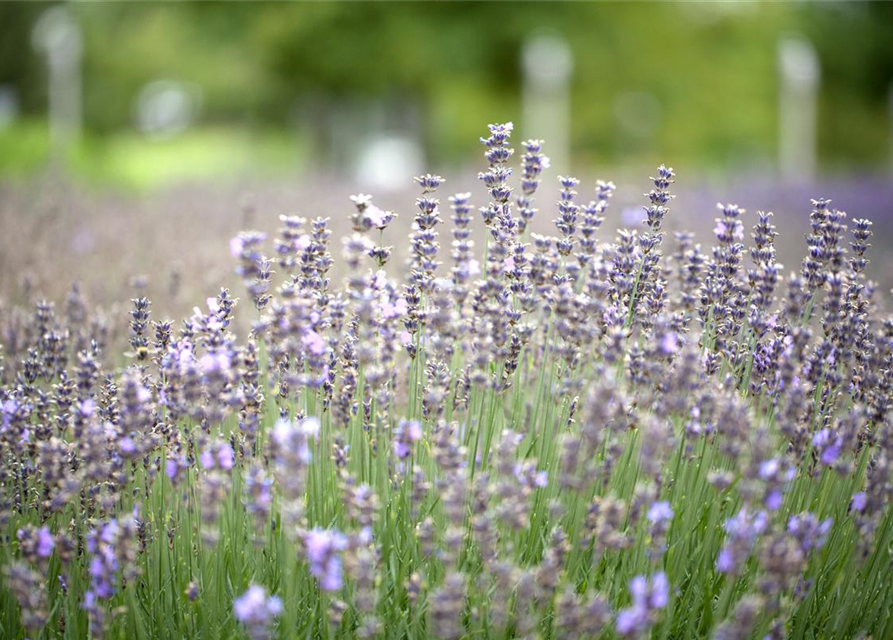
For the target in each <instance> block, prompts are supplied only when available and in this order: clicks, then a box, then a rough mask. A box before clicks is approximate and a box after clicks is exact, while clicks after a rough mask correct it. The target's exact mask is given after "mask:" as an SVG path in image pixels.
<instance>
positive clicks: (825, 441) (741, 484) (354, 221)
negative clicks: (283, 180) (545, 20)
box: [0, 123, 893, 640]
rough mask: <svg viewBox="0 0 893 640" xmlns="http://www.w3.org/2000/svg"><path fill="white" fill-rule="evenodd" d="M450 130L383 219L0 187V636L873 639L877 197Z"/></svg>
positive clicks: (332, 189) (883, 440)
mask: <svg viewBox="0 0 893 640" xmlns="http://www.w3.org/2000/svg"><path fill="white" fill-rule="evenodd" d="M482 133H483V135H484V137H483V138H481V142H482V143H483V151H484V159H483V160H482V161H481V162H480V166H479V167H477V168H476V169H475V170H474V171H475V172H476V171H480V173H479V174H478V176H477V178H478V180H475V179H474V178H475V176H474V175H473V173H472V175H459V176H450V175H448V176H446V177H445V178H442V177H440V176H437V175H431V174H426V175H422V176H419V177H416V178H415V189H416V191H415V194H414V196H412V197H414V198H415V209H414V211H413V210H411V209H410V208H409V207H408V206H407V205H406V202H405V201H402V203H401V202H400V201H399V198H397V197H395V196H394V195H393V194H392V195H391V196H389V198H390V199H389V198H377V197H374V196H369V195H364V194H356V195H354V196H353V197H351V198H350V200H348V199H347V197H346V196H347V194H348V193H349V192H348V191H346V190H347V189H349V185H345V184H343V183H334V184H326V185H323V187H322V188H320V193H319V194H317V195H318V196H319V197H302V196H296V197H294V198H293V199H291V200H288V199H287V201H286V202H283V203H275V204H274V203H271V202H269V201H267V202H264V203H262V204H261V206H257V205H254V204H252V202H251V201H250V200H245V201H241V202H240V201H237V200H235V199H227V198H223V199H222V201H219V202H217V203H215V204H214V205H213V206H215V207H218V208H226V209H228V211H229V212H230V213H229V217H214V218H213V220H214V221H215V222H214V225H210V224H205V221H206V220H208V218H194V219H189V218H187V217H183V216H172V215H171V214H170V213H169V210H170V209H171V207H167V208H165V207H160V206H159V207H158V208H157V210H156V211H155V214H157V215H150V214H145V215H144V214H143V213H141V214H140V215H138V216H136V217H134V218H133V220H138V223H136V222H134V223H133V224H139V225H141V226H140V227H139V228H138V229H135V228H134V227H132V226H130V225H131V222H129V221H128V220H129V219H128V218H126V217H124V216H126V215H127V214H126V213H123V211H124V210H125V209H127V207H124V206H121V207H117V206H116V205H115V203H114V202H106V203H105V204H104V205H103V208H104V209H105V212H103V211H98V212H94V215H93V216H87V215H86V212H87V211H88V210H90V209H91V203H90V201H89V200H86V201H85V203H80V204H79V203H78V201H77V197H83V196H77V197H73V196H72V197H69V195H68V194H66V193H65V192H64V187H60V189H61V192H60V193H57V194H56V195H55V196H52V197H49V198H48V200H47V201H46V202H35V201H34V199H33V198H32V197H31V196H30V195H29V192H28V191H27V190H14V189H12V188H11V187H7V189H8V191H6V192H5V195H6V197H5V198H3V199H2V204H0V219H2V220H4V221H6V222H8V221H10V220H16V221H19V223H20V224H25V223H24V222H21V220H22V218H21V217H19V215H18V212H20V211H21V210H23V209H27V210H29V211H32V212H35V213H34V214H33V215H32V216H31V217H30V218H28V223H27V224H30V225H31V226H30V227H29V229H28V231H27V232H24V233H23V234H22V235H23V237H31V236H33V235H34V234H41V237H42V242H41V243H40V246H41V252H40V253H35V250H34V249H33V248H32V247H30V246H29V245H28V244H27V243H26V242H24V241H23V239H22V238H15V237H11V236H8V237H7V238H5V239H4V241H3V243H4V247H5V249H4V251H3V256H0V266H2V267H3V270H4V272H5V273H6V274H7V276H6V277H4V279H3V283H2V284H3V286H2V293H3V296H4V301H3V302H2V304H0V358H2V359H0V406H2V425H0V535H2V544H0V567H2V573H0V637H2V638H10V639H13V638H15V639H19V638H29V639H31V640H44V639H47V640H48V639H51V638H54V639H55V638H59V639H61V638H65V639H72V640H73V639H80V638H97V639H104V638H108V639H116V638H126V639H127V640H135V639H139V640H146V639H150V638H152V639H154V638H205V639H218V638H251V639H254V640H262V639H267V638H281V639H291V638H295V639H297V638H324V639H326V640H330V639H335V638H354V637H359V638H443V639H452V640H458V639H460V638H463V639H468V640H472V639H478V638H480V639H485V638H499V639H503V638H506V639H507V638H519V639H521V638H524V639H527V638H529V639H531V640H533V639H539V638H543V639H546V638H562V639H576V638H654V639H658V638H660V639H669V638H673V639H680V640H681V639H688V638H715V639H721V640H731V639H742V640H744V639H749V638H760V639H762V638H769V639H781V638H791V639H818V638H865V639H867V638H875V639H878V640H882V639H888V638H893V564H891V563H893V555H891V554H893V510H891V506H890V504H891V496H893V485H891V483H893V423H891V403H893V316H891V315H890V305H889V295H888V294H887V293H886V290H887V288H889V286H890V283H891V281H893V278H891V272H893V261H891V255H890V253H889V250H888V249H886V247H884V246H880V247H872V243H873V242H874V244H879V245H883V244H885V239H888V238H889V237H893V233H890V231H891V230H890V228H889V226H890V219H889V218H888V219H886V220H885V219H879V220H877V221H876V222H877V226H875V225H873V223H872V221H870V220H868V219H866V218H865V217H864V216H865V213H864V212H865V211H866V210H867V209H871V208H872V204H871V203H874V205H873V206H874V207H875V210H877V211H879V212H881V213H882V212H883V210H884V207H886V204H885V203H887V202H889V199H888V196H889V195H890V194H889V185H886V186H883V185H882V186H881V187H880V194H881V195H880V196H879V197H877V198H874V199H871V200H870V202H869V201H867V200H866V202H868V204H866V202H863V201H859V197H860V194H864V193H867V192H868V190H867V189H860V188H855V189H853V190H852V199H853V200H854V201H853V202H852V203H848V202H847V201H846V199H847V197H848V196H849V195H850V194H849V193H847V192H846V190H845V189H838V187H836V186H834V185H831V190H832V191H841V190H842V191H844V193H843V194H842V195H843V197H842V198H841V197H839V196H838V194H836V193H835V194H834V196H835V198H834V201H833V202H832V201H829V200H827V199H820V198H824V197H825V196H826V195H828V194H826V193H822V192H819V193H815V194H813V197H815V198H816V199H815V200H812V201H811V203H810V202H809V201H803V202H800V203H799V204H793V203H792V204H790V205H786V207H788V206H789V207H790V208H789V209H788V210H787V211H786V212H785V218H784V220H776V218H775V217H774V216H773V214H772V213H771V212H769V211H760V210H757V208H754V207H752V206H750V204H749V203H748V207H747V210H745V209H744V208H742V207H739V206H738V205H736V204H732V203H725V202H724V203H722V204H720V205H718V207H716V208H715V209H713V210H714V211H715V214H713V215H710V216H708V215H707V214H706V213H703V212H705V211H706V209H705V208H704V207H703V206H701V205H702V201H703V199H704V197H706V196H705V195H704V194H703V193H692V192H691V191H689V192H688V193H686V186H685V185H686V181H687V178H686V176H685V175H679V176H677V175H676V173H675V172H674V170H673V169H671V168H668V167H666V166H660V167H658V168H656V169H655V170H654V171H653V172H652V177H650V178H649V177H648V176H642V177H640V178H639V179H638V182H636V183H634V184H633V186H632V189H631V190H630V189H627V192H625V193H624V192H622V190H621V189H618V188H617V187H616V186H615V184H614V183H613V182H610V181H604V180H597V181H586V182H581V181H579V180H577V179H575V178H572V177H561V176H556V175H555V172H553V171H551V170H550V167H549V164H550V163H549V160H548V158H547V157H546V156H547V155H548V141H546V142H545V143H543V142H542V141H539V140H528V141H525V142H521V143H518V142H517V141H514V140H513V139H512V134H513V127H512V125H511V123H508V124H500V125H490V126H489V128H488V129H486V130H483V131H482ZM472 144H473V141H469V146H471V145H472ZM677 179H678V182H677ZM409 180H410V177H409V176H407V184H408V183H409ZM452 185H455V186H452ZM819 186H822V185H819ZM825 186H826V187H827V186H828V185H825ZM460 187H461V188H460ZM466 188H467V189H468V190H469V192H465V189H466ZM741 191H742V192H743V193H745V194H746V196H747V197H748V198H749V199H752V200H757V201H759V200H760V199H761V197H762V193H761V192H760V191H759V190H758V189H747V188H743V189H742V190H741ZM642 192H647V193H645V195H644V196H640V195H639V194H640V193H642ZM677 194H678V195H679V198H678V199H677V198H676V196H677ZM794 195H795V196H796V197H794V196H791V199H792V200H794V199H796V198H799V194H794ZM773 197H774V196H773ZM863 197H864V195H863ZM766 199H768V200H772V198H770V197H768V196H767V198H766ZM351 201H352V202H351ZM385 201H387V206H385ZM391 201H393V203H392V202H391ZM556 201H557V202H556ZM410 202H411V201H410ZM612 202H613V204H612ZM878 202H880V203H881V204H877V203H878ZM619 203H637V204H636V205H635V206H633V205H632V204H629V205H627V204H623V205H621V204H619ZM680 203H685V204H684V205H683V206H684V208H685V210H686V211H687V213H686V215H684V216H680V215H677V209H678V208H679V206H680ZM851 205H852V207H851ZM180 206H181V211H182V210H183V209H182V206H183V205H182V201H181V202H180ZM209 206H212V205H211V204H209V202H208V201H203V200H199V201H197V203H196V205H195V209H196V210H198V209H201V208H202V207H209ZM710 206H711V208H712V207H713V206H714V205H713V204H712V202H711V204H710ZM758 206H759V205H758ZM797 206H799V207H801V210H802V217H801V218H800V219H796V220H794V219H792V218H791V215H792V214H791V211H793V210H795V207H797ZM388 207H391V208H393V209H394V210H395V211H398V213H394V212H393V211H391V210H390V209H389V208H388ZM400 207H403V209H402V210H400ZM848 207H851V208H850V209H849V210H850V211H852V212H853V215H849V216H848V215H847V213H845V212H844V211H843V209H847V208H848ZM66 208H67V209H70V210H74V211H75V212H76V213H77V212H81V214H83V215H81V214H77V215H74V216H71V215H67V216H66V215H60V214H59V211H60V210H61V209H66ZM165 210H168V213H165V212H164V211H165ZM305 211H314V212H316V213H318V214H319V217H315V216H307V215H306V214H305V213H304V212H305ZM696 211H697V212H701V213H700V214H698V215H701V216H702V217H701V218H698V217H697V215H696V213H695V212H696ZM150 213H151V212H150ZM280 214H283V215H280ZM302 215H304V216H305V217H300V216H302ZM674 216H676V217H675V218H674ZM97 220H102V221H103V222H101V223H100V222H97ZM776 221H778V222H779V224H778V226H779V228H780V231H781V232H782V233H781V234H779V232H778V231H776V225H775V222H776ZM603 223H604V224H603ZM242 224H244V225H245V226H246V227H250V228H258V229H262V230H263V231H253V230H245V231H241V232H239V229H238V227H237V226H236V225H242ZM686 224H691V225H693V226H694V227H695V228H693V229H692V231H694V233H689V232H687V230H686V229H685V227H686ZM4 226H5V227H6V228H11V226H10V225H8V224H4ZM876 231H877V232H878V233H877V234H876V235H875V232H876ZM128 234H129V235H128ZM125 236H127V237H130V238H136V239H137V240H136V241H131V242H122V241H121V238H122V237H125ZM178 236H179V237H178ZM199 237H204V238H205V241H204V242H198V241H191V240H189V238H199ZM209 239H213V240H214V241H213V242H211V241H209ZM91 256H92V257H91ZM91 260H92V262H91ZM210 265H218V266H214V267H212V266H210ZM219 265H226V266H225V267H219ZM145 271H149V272H151V276H150V277H148V278H145V277H140V276H141V274H143V273H144V272H145ZM12 273H15V274H16V277H15V278H13V277H12V276H11V275H10V274H12ZM65 274H68V275H69V276H72V277H69V278H66V277H64V276H65ZM72 280H79V281H80V284H75V283H73V282H72ZM878 282H880V284H878ZM212 286H213V287H214V289H213V290H210V287H212ZM221 287H223V288H221ZM209 295H210V297H208V296H209ZM43 296H47V297H46V299H45V298H44V297H43ZM130 297H132V298H133V299H132V300H130V301H129V302H128V300H127V298H130ZM97 299H98V300H99V301H100V302H96V300H97ZM91 300H94V302H91ZM125 305H126V306H125ZM168 314H178V315H176V316H173V315H168ZM169 317H179V319H178V320H172V319H168V318H169Z"/></svg>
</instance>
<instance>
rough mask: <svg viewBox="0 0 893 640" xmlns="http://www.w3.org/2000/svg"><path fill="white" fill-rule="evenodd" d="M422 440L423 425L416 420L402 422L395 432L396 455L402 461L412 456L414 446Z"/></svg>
mask: <svg viewBox="0 0 893 640" xmlns="http://www.w3.org/2000/svg"><path fill="white" fill-rule="evenodd" d="M421 439H422V425H421V424H419V422H418V421H416V420H409V421H407V420H401V421H400V424H399V426H398V427H397V429H396V430H395V431H394V453H396V454H397V457H398V458H400V459H401V460H404V459H406V458H408V457H409V456H410V455H411V454H412V446H413V444H415V443H416V442H418V441H419V440H421Z"/></svg>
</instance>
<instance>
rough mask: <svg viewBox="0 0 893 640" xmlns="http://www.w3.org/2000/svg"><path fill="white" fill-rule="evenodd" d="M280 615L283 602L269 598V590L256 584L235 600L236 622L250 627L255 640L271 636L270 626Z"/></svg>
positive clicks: (272, 597) (274, 597) (276, 598)
mask: <svg viewBox="0 0 893 640" xmlns="http://www.w3.org/2000/svg"><path fill="white" fill-rule="evenodd" d="M280 613H282V600H280V599H279V598H278V597H276V596H267V590H266V589H264V588H263V587H261V586H259V585H256V584H253V585H251V586H250V587H248V591H246V592H245V593H243V594H242V595H241V596H239V597H238V598H236V599H235V600H233V614H234V615H235V617H236V620H238V621H239V622H241V623H242V624H244V625H245V626H246V627H248V634H249V635H250V636H251V637H252V638H253V639H255V640H259V639H261V638H266V637H268V636H269V625H270V623H271V622H272V621H273V618H275V617H277V616H278V615H279V614H280Z"/></svg>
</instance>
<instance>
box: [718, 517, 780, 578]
mask: <svg viewBox="0 0 893 640" xmlns="http://www.w3.org/2000/svg"><path fill="white" fill-rule="evenodd" d="M768 522H769V519H768V516H767V514H766V512H765V511H758V512H757V513H755V514H750V513H749V512H748V511H747V507H742V508H741V510H740V511H739V512H738V514H737V515H736V516H735V517H734V518H729V519H728V520H726V523H725V525H724V527H723V528H724V529H725V530H726V534H727V536H728V537H727V539H726V544H725V545H724V546H723V548H722V549H721V550H720V552H719V556H718V557H717V559H716V570H717V571H719V572H720V573H730V574H735V573H737V572H738V569H739V567H740V565H742V564H743V563H745V562H746V561H747V559H748V558H749V557H750V554H751V551H752V550H753V545H754V543H755V542H756V539H757V536H759V535H760V534H761V533H763V531H765V530H766V525H767V524H768Z"/></svg>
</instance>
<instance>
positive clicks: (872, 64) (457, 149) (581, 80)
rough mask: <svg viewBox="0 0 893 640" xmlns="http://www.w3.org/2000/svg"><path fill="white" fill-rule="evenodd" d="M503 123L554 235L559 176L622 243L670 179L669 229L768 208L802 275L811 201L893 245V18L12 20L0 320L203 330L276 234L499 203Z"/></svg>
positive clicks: (696, 13)
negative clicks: (192, 324) (607, 202)
mask: <svg viewBox="0 0 893 640" xmlns="http://www.w3.org/2000/svg"><path fill="white" fill-rule="evenodd" d="M504 121H513V122H514V123H515V124H516V134H515V141H516V144H517V143H519V142H520V141H521V140H523V139H526V138H529V137H536V138H543V139H545V140H546V144H545V146H544V151H545V152H546V154H547V155H549V156H551V158H552V164H553V171H552V172H551V174H550V175H548V176H546V179H545V182H544V187H543V192H542V195H541V196H540V197H539V198H538V201H539V203H540V205H539V206H540V209H541V210H542V211H541V213H540V214H539V217H538V219H537V225H538V228H539V229H542V230H548V229H550V228H551V225H550V222H551V219H552V217H554V216H553V213H552V206H551V203H552V201H554V199H555V198H554V194H555V192H556V190H555V189H554V184H555V176H556V175H558V174H561V173H566V172H571V173H573V174H574V175H578V176H579V177H580V178H581V179H582V180H583V183H582V184H581V187H580V192H581V197H582V198H585V199H586V200H589V199H590V198H591V197H592V183H593V181H594V180H595V179H597V178H603V179H606V180H608V179H610V180H614V181H615V182H616V183H617V185H618V195H617V197H616V198H615V205H614V207H613V208H612V211H613V214H614V216H613V219H609V222H608V223H606V224H607V228H606V231H605V234H604V237H605V239H608V238H609V237H610V235H609V234H610V232H611V229H613V228H616V226H619V225H621V224H622V225H627V226H628V225H635V224H636V223H637V222H638V220H639V219H640V214H639V211H640V209H639V208H638V206H639V205H641V204H642V203H643V201H644V198H643V197H642V193H643V192H645V191H647V189H648V187H649V185H648V176H649V175H652V174H653V172H654V169H655V167H656V166H657V165H658V164H660V163H666V164H668V165H672V166H674V167H675V168H676V171H677V173H678V176H679V180H678V183H677V186H676V193H678V195H679V197H678V198H677V200H676V201H674V205H673V207H672V209H671V211H672V213H671V217H672V221H671V230H672V229H674V228H678V229H683V228H691V229H695V230H704V231H705V232H706V233H708V234H709V229H710V228H712V225H710V224H709V222H710V220H711V219H712V218H713V217H714V215H715V206H716V202H717V201H718V200H722V201H724V202H726V201H729V202H737V203H738V204H740V205H741V206H744V207H745V208H747V209H748V210H749V211H750V212H751V213H752V212H754V211H755V210H757V209H767V210H773V211H775V213H776V222H777V224H778V226H779V228H780V231H782V232H783V233H784V234H785V235H786V238H785V239H786V240H787V241H789V242H791V244H792V249H791V253H790V258H788V259H786V260H785V261H784V262H785V265H786V267H787V269H789V270H790V269H795V268H797V267H798V265H799V259H800V255H802V251H803V241H802V232H803V230H804V229H805V228H806V220H807V216H808V213H809V210H810V203H809V199H810V198H818V197H828V198H832V199H833V200H834V204H835V205H836V206H838V207H840V208H842V209H845V210H846V211H848V212H849V214H850V217H869V218H873V219H874V220H875V229H876V230H877V231H878V236H879V237H881V238H883V237H886V238H889V239H893V211H891V208H893V3H883V2H879V3H862V2H840V3H834V2H822V3H806V2H798V3H752V2H716V3H679V4H676V3H667V2H660V3H645V2H633V3H620V2H617V3H612V2H594V3H584V2H572V3H562V2H549V3H545V2H544V3H533V2H522V3H512V2H498V3H464V2H463V3H458V2H457V3H446V2H443V3H413V2H401V3H393V4H392V3H385V2H368V3H353V2H332V3H295V4H286V3H270V4H267V3H244V4H242V3H188V2H182V3H157V4H156V3H138V2H136V3H114V4H107V3H95V4H94V3H83V4H80V3H73V4H44V3H0V223H2V228H3V231H4V233H3V234H2V235H3V236H4V238H3V240H2V242H0V269H2V271H0V273H2V276H0V296H3V297H6V298H7V299H17V298H21V297H27V296H34V295H37V293H38V292H39V293H41V294H45V295H48V296H53V297H60V296H63V295H64V292H65V291H66V290H67V288H68V287H69V286H70V283H71V281H73V280H78V281H80V282H81V283H82V285H83V286H84V288H85V289H86V290H87V291H88V292H89V293H90V294H91V295H92V296H93V297H94V298H96V299H97V300H99V301H101V302H106V303H111V302H112V301H114V300H119V299H125V300H126V298H128V297H130V295H132V294H133V292H135V291H136V292H141V291H146V292H148V293H149V294H151V295H153V296H155V297H157V298H158V299H159V304H160V306H162V307H163V308H164V309H165V310H170V311H171V313H174V312H179V311H181V308H191V305H192V304H193V303H194V302H195V299H194V296H195V295H202V296H204V295H208V294H209V293H213V289H214V288H215V287H217V286H220V285H222V284H230V285H232V284H233V283H234V282H235V278H234V277H232V275H231V274H232V271H231V269H232V265H231V264H230V260H229V258H228V255H227V240H228V239H229V238H230V237H231V236H232V235H234V234H235V233H236V232H237V231H238V230H239V229H240V228H244V227H257V228H260V229H263V230H267V231H269V232H274V231H275V228H276V226H277V223H278V215H279V214H283V213H287V214H299V215H303V216H306V217H312V216H316V215H324V216H331V217H332V220H333V226H334V227H335V229H336V235H337V234H338V233H339V232H340V231H341V230H344V229H346V227H347V225H346V218H347V215H348V214H349V212H350V210H351V203H350V201H349V200H348V196H349V195H351V194H353V193H357V192H360V191H363V192H367V193H373V194H374V195H375V196H376V202H377V203H379V205H380V206H387V207H389V208H393V209H395V210H397V211H398V212H399V213H401V214H402V218H401V220H402V221H403V223H404V225H407V224H408V222H409V221H410V220H411V218H412V209H413V206H412V205H413V197H414V191H413V189H412V183H411V176H413V175H417V174H419V173H422V172H425V171H432V172H437V173H441V174H442V175H444V176H445V177H446V178H447V180H448V182H447V185H446V187H445V188H446V189H447V190H448V191H449V192H450V193H452V192H455V191H458V190H472V191H473V192H474V193H475V204H477V205H482V204H485V200H484V198H485V193H484V191H483V189H482V188H481V187H480V185H478V184H476V180H475V176H476V173H477V171H479V170H480V169H481V168H482V167H483V160H482V157H481V151H482V149H481V146H480V144H479V142H478V138H479V137H480V136H481V135H484V133H485V130H486V125H487V123H489V122H504ZM446 195H447V194H446V193H445V194H443V197H444V199H445V197H446ZM750 224H751V223H748V227H749V226H750ZM612 225H613V226H612ZM403 229H404V230H405V229H406V227H405V226H404V228H403ZM400 233H402V231H400V230H398V231H397V232H396V233H394V234H393V236H394V237H392V238H391V241H392V242H393V243H394V244H395V245H400V244H401V243H400V237H399V236H400ZM702 239H704V240H709V238H708V237H707V236H703V238H702ZM404 244H405V243H404ZM875 244H876V245H881V244H883V243H880V242H876V243H875ZM336 252H337V248H336ZM666 252H668V251H665V253H666ZM875 253H876V254H877V255H875V256H874V258H873V259H874V264H873V271H872V272H871V273H872V275H873V276H874V277H876V278H878V279H880V280H881V283H882V284H883V285H884V286H888V285H891V284H893V252H891V253H889V255H887V253H885V252H883V251H876V252H875ZM397 266H398V267H399V264H398V265H397ZM199 299H202V298H199Z"/></svg>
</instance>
